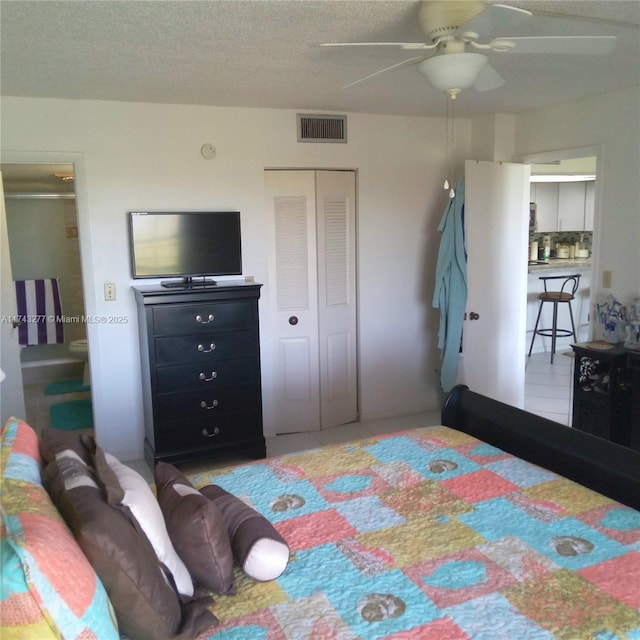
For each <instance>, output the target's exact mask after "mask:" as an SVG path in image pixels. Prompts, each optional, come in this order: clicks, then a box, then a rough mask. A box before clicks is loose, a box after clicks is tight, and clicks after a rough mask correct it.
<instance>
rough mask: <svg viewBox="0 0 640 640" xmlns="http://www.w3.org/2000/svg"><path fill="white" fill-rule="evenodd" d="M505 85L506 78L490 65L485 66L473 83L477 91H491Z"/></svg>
mask: <svg viewBox="0 0 640 640" xmlns="http://www.w3.org/2000/svg"><path fill="white" fill-rule="evenodd" d="M503 84H505V81H504V78H503V77H502V76H501V75H500V74H499V73H498V72H497V71H496V70H495V69H494V68H493V67H492V66H491V65H490V64H485V65H484V67H482V69H480V73H479V74H478V77H477V78H476V81H475V82H474V83H473V88H474V89H475V90H476V91H491V90H492V89H497V88H498V87H501V86H502V85H503Z"/></svg>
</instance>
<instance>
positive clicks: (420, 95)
mask: <svg viewBox="0 0 640 640" xmlns="http://www.w3.org/2000/svg"><path fill="white" fill-rule="evenodd" d="M450 1H452V2H455V1H456V0H450ZM504 3H506V4H511V5H512V6H517V7H523V8H527V9H530V10H531V11H533V12H534V13H535V15H534V17H532V18H530V19H529V20H528V21H527V23H526V26H525V27H522V28H520V29H517V30H516V29H514V30H513V31H512V32H511V33H509V34H493V35H512V36H515V35H568V34H571V35H616V36H617V38H618V40H617V47H616V49H615V51H614V52H613V53H611V54H608V55H604V56H586V55H549V54H541V55H524V54H515V53H503V54H500V53H491V54H490V61H491V64H492V65H493V66H494V68H495V69H496V70H497V71H498V72H499V73H500V74H501V75H502V76H503V77H504V78H505V80H506V85H505V86H503V87H501V88H499V89H495V90H493V91H487V92H476V91H475V90H474V89H469V90H467V91H465V92H463V93H462V94H461V95H460V96H459V98H458V100H457V102H456V115H470V114H473V113H490V112H503V113H509V112H511V113H516V112H519V111H522V110H525V109H529V108H534V107H539V106H543V105H547V104H552V103H557V102H563V101H567V100H571V99H575V98H580V97H584V96H587V95H594V94H599V93H603V92H606V91H610V90H614V89H619V88H624V87H629V86H637V85H638V84H639V82H640V31H639V29H638V25H639V24H640V2H639V1H638V0H604V1H599V2H596V1H591V0H559V1H547V0H519V1H516V2H508V0H505V2H504ZM419 6H420V3H419V2H418V1H416V0H411V1H407V0H391V1H386V0H369V1H364V2H363V1H359V0H347V1H340V0H322V1H316V0H302V1H297V0H285V1H280V0H262V1H254V0H252V1H243V0H231V1H226V0H201V1H191V0H181V1H178V0H173V1H166V2H163V1H160V2H159V1H155V0H146V1H139V0H135V1H128V0H107V1H101V0H92V1H87V0H80V1H76V0H64V1H57V0H44V1H40V0H11V1H7V0H3V1H2V2H0V28H1V34H0V35H1V54H2V59H1V65H2V67H1V74H2V75H1V76H0V78H1V85H0V88H1V91H2V94H3V95H10V96H34V97H53V98H71V99H99V100H123V101H138V102H160V103H182V104H201V105H219V106H244V107H270V108H287V109H297V110H305V111H328V112H368V113H385V114H399V115H434V116H441V115H444V112H445V105H446V98H445V95H444V94H442V93H439V92H437V91H435V90H434V89H432V88H430V87H429V85H428V84H427V83H426V81H425V80H424V78H423V77H422V76H421V75H420V74H419V73H418V71H417V70H416V68H415V67H406V68H402V69H399V70H396V71H392V72H389V73H386V74H384V75H381V76H378V77H376V78H373V79H371V80H369V81H367V82H363V83H361V84H358V85H355V86H353V87H350V88H348V89H342V88H341V87H343V86H344V85H345V84H348V83H349V82H352V81H354V80H356V79H358V78H361V77H363V76H366V75H368V74H370V73H372V72H374V71H376V70H378V69H381V68H383V67H388V66H390V65H392V64H395V63H396V62H400V61H402V60H403V59H406V58H409V57H411V56H412V55H414V54H412V53H411V52H406V51H400V50H390V49H382V50H372V49H370V48H367V49H362V48H361V49H327V48H321V47H318V46H317V45H318V44H320V43H322V42H331V41H423V40H424V36H423V34H422V32H421V29H420V27H419V22H418V11H419ZM556 14H569V15H573V16H582V18H583V19H580V20H567V19H565V18H562V17H559V16H558V15H556Z"/></svg>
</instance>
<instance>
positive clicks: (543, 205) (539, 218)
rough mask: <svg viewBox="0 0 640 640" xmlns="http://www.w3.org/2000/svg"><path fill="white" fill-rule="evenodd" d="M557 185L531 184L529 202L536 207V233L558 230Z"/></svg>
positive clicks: (551, 183) (547, 183) (554, 183)
mask: <svg viewBox="0 0 640 640" xmlns="http://www.w3.org/2000/svg"><path fill="white" fill-rule="evenodd" d="M558 191H559V190H558V183H557V182H533V183H532V184H531V202H535V203H536V205H537V210H536V231H537V232H539V233H543V232H548V231H557V230H558Z"/></svg>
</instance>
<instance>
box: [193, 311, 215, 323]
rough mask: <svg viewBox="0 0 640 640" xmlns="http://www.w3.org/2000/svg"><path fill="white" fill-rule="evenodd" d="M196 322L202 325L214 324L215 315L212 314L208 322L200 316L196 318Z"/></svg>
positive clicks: (208, 317)
mask: <svg viewBox="0 0 640 640" xmlns="http://www.w3.org/2000/svg"><path fill="white" fill-rule="evenodd" d="M196 322H199V323H200V324H209V323H210V322H213V313H210V314H209V315H208V316H207V319H206V320H203V319H202V316H201V315H200V314H198V315H197V316H196Z"/></svg>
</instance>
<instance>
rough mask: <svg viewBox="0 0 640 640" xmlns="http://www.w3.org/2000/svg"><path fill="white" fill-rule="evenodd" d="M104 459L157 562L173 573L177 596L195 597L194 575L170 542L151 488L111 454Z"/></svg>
mask: <svg viewBox="0 0 640 640" xmlns="http://www.w3.org/2000/svg"><path fill="white" fill-rule="evenodd" d="M105 459H106V460H107V464H108V465H109V467H111V470H112V471H113V473H114V474H115V475H116V477H117V478H118V482H119V483H120V486H121V487H122V490H123V491H124V498H123V499H122V504H124V505H125V506H127V507H129V509H130V511H131V513H132V514H133V517H134V518H135V519H136V520H137V521H138V524H139V525H140V528H141V529H142V530H143V531H144V533H145V535H146V536H147V538H148V539H149V542H150V543H151V546H153V548H154V550H155V552H156V555H157V556H158V559H159V560H160V562H162V563H163V564H164V565H165V567H167V569H168V570H169V571H171V573H172V574H173V579H174V581H175V583H176V588H177V590H178V593H180V594H181V595H183V596H187V597H192V596H193V581H192V580H191V574H190V573H189V571H188V570H187V567H186V566H185V564H184V562H182V560H181V559H180V556H179V555H178V554H177V553H176V550H175V549H174V547H173V544H172V543H171V539H170V538H169V534H168V533H167V527H166V525H165V522H164V517H163V515H162V511H161V510H160V505H159V504H158V501H157V500H156V497H155V496H154V495H153V492H152V491H151V488H150V487H149V485H148V484H147V482H146V481H145V479H144V478H143V477H142V476H141V475H140V474H139V473H138V472H137V471H134V470H133V469H131V468H130V467H127V466H126V465H124V464H122V463H121V462H120V461H119V460H118V459H117V458H116V457H114V456H112V455H111V454H110V453H106V452H105Z"/></svg>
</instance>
